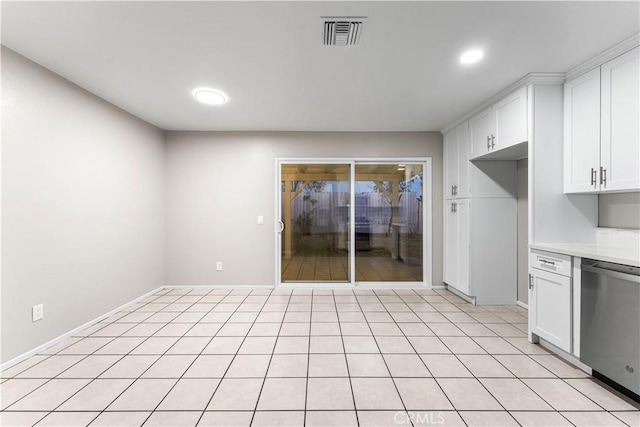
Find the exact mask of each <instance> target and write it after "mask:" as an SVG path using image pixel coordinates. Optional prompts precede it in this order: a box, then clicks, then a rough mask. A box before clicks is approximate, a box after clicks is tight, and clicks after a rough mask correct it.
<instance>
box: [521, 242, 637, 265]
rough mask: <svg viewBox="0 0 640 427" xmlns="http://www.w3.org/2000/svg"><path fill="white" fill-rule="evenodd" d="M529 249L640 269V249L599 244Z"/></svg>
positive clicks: (541, 246) (569, 244)
mask: <svg viewBox="0 0 640 427" xmlns="http://www.w3.org/2000/svg"><path fill="white" fill-rule="evenodd" d="M529 247H530V248H531V249H538V250H541V251H547V252H555V253H560V254H565V255H571V256H576V257H581V258H591V259H597V260H600V261H606V262H615V263H617V264H624V265H631V266H634V267H640V248H623V247H613V246H606V245H603V244H598V243H535V244H531V245H529Z"/></svg>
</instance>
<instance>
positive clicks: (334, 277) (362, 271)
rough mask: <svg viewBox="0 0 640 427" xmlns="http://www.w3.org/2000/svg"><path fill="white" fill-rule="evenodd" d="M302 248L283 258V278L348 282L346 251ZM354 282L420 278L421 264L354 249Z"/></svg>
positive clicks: (402, 280)
mask: <svg viewBox="0 0 640 427" xmlns="http://www.w3.org/2000/svg"><path fill="white" fill-rule="evenodd" d="M319 252H320V253H318V252H313V251H311V252H309V251H308V252H305V253H300V254H296V255H294V256H293V257H292V258H290V259H285V258H283V259H282V280H283V282H296V281H299V282H318V281H326V282H348V281H349V276H348V271H349V266H348V263H349V261H348V257H347V255H346V254H345V255H337V254H336V255H326V253H323V251H319ZM356 281H357V282H416V281H418V282H421V281H422V266H410V265H407V264H406V263H404V262H402V261H398V260H392V259H390V258H389V257H376V256H362V257H359V256H358V255H357V253H356Z"/></svg>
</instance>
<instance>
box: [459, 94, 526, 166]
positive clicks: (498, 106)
mask: <svg viewBox="0 0 640 427" xmlns="http://www.w3.org/2000/svg"><path fill="white" fill-rule="evenodd" d="M469 129H470V135H471V141H472V143H471V145H472V154H471V157H472V158H476V157H480V156H483V155H486V154H487V153H491V152H494V151H499V150H502V149H505V148H508V147H511V146H514V145H516V144H519V143H522V142H525V141H527V129H528V128H527V88H526V87H522V88H520V89H518V90H516V91H514V92H512V93H511V94H509V95H507V96H505V97H504V98H502V99H501V100H499V101H498V102H496V103H495V104H494V105H492V106H491V107H489V108H486V109H485V110H483V111H481V112H480V113H478V114H477V115H475V116H474V117H472V118H471V119H470V120H469Z"/></svg>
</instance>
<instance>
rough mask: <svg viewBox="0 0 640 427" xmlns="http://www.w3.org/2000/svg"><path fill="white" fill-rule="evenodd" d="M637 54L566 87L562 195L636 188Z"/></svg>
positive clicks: (639, 176)
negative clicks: (563, 193)
mask: <svg viewBox="0 0 640 427" xmlns="http://www.w3.org/2000/svg"><path fill="white" fill-rule="evenodd" d="M638 53H639V48H635V49H633V50H631V51H629V52H627V53H625V54H623V55H620V56H618V57H617V58H615V59H613V60H611V61H609V62H607V63H605V64H603V65H602V66H601V67H599V68H596V69H594V70H591V71H589V72H588V73H586V74H584V75H582V76H580V77H578V78H577V79H574V80H571V81H568V82H567V83H566V84H565V91H564V94H565V106H564V119H565V131H564V192H565V193H595V192H600V193H601V192H607V191H637V190H640V164H639V163H640V136H639V132H638V129H639V127H640V109H639V107H638V104H639V102H640V94H639V82H638V80H639V72H640V70H639V67H638V65H639V54H638Z"/></svg>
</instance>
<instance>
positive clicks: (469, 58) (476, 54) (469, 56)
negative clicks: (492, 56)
mask: <svg viewBox="0 0 640 427" xmlns="http://www.w3.org/2000/svg"><path fill="white" fill-rule="evenodd" d="M483 56H484V52H482V51H481V50H480V49H472V50H468V51H466V52H465V53H463V54H462V56H460V62H462V63H463V64H475V63H476V62H478V61H480V60H481V59H482V57H483Z"/></svg>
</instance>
